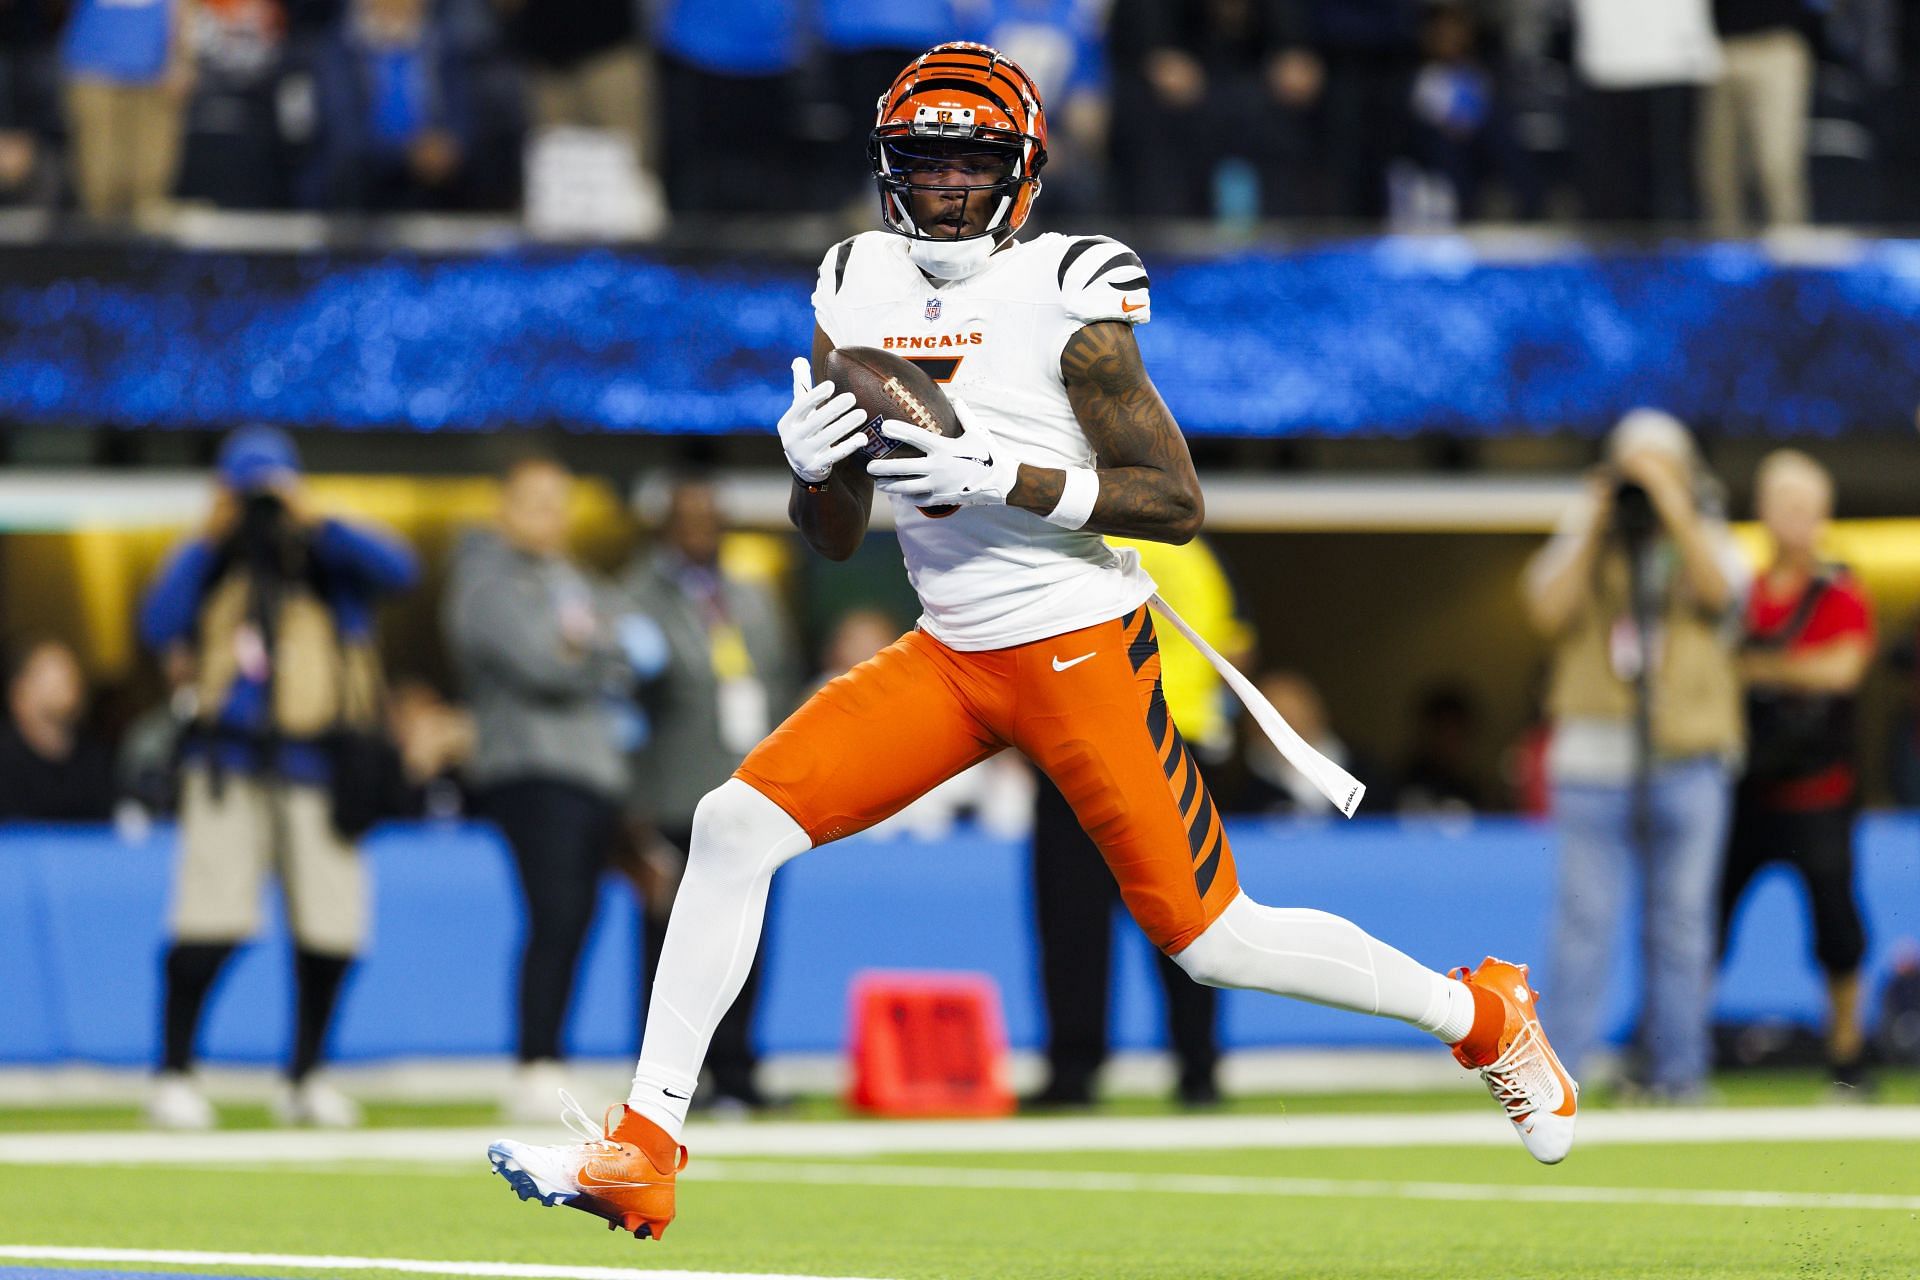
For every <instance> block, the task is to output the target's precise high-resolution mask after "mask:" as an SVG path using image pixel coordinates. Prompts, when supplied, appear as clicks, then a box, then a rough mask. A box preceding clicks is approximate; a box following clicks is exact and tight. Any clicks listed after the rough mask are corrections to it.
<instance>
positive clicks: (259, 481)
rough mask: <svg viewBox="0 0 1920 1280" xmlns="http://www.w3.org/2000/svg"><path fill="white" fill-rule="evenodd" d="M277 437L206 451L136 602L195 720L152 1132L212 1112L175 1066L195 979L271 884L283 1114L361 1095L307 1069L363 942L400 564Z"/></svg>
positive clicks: (248, 933) (187, 748)
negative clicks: (181, 538)
mask: <svg viewBox="0 0 1920 1280" xmlns="http://www.w3.org/2000/svg"><path fill="white" fill-rule="evenodd" d="M299 465H300V464H299V458H298V455H297V454H296V453H295V451H294V446H293V441H292V440H291V439H289V438H288V437H287V436H286V434H285V433H283V432H281V431H278V430H275V429H273V428H271V427H258V426H256V427H244V428H242V429H240V430H238V431H236V432H234V433H233V434H232V435H230V436H228V437H227V439H226V441H225V442H224V443H223V444H222V446H221V448H220V456H219V463H218V480H219V488H218V491H217V492H216V493H215V495H214V500H213V509H212V512H211V513H210V515H209V516H208V519H207V524H206V528H205V530H204V531H203V532H202V533H201V534H200V535H199V536H197V537H194V538H192V539H189V540H188V541H187V542H186V543H185V544H184V545H183V546H181V547H180V548H179V549H178V550H176V551H175V552H174V554H173V556H172V558H171V559H170V560H169V561H168V563H167V565H166V566H165V568H164V569H163V570H162V571H161V575H160V578H159V580H158V581H157V582H155V583H154V585H153V587H152V588H151V589H150V591H149V593H148V595H147V599H146V602H145V604H144V606H143V607H142V610H141V617H140V634H141V639H142V640H143V641H144V642H145V643H146V644H147V645H148V647H149V648H151V649H153V650H154V651H155V652H159V653H165V652H167V651H168V650H170V649H172V648H173V647H174V646H185V647H186V648H187V649H188V650H189V651H190V653H191V669H192V671H193V672H194V673H195V674H194V680H195V682H196V684H195V697H194V700H193V705H194V706H195V708H196V715H195V719H194V721H193V722H192V724H191V726H190V727H189V728H188V730H187V732H186V734H185V736H184V740H183V742H182V744H181V759H182V766H183V770H182V779H181V795H180V860H179V864H178V869H177V871H176V874H175V880H174V893H173V906H172V913H171V919H170V925H169V927H170V929H171V932H172V938H173V941H172V945H171V946H170V948H169V949H168V951H167V957H166V969H165V985H166V1001H165V1023H164V1056H163V1059H162V1065H161V1072H160V1076H159V1078H158V1080H157V1081H156V1083H155V1088H154V1092H153V1095H152V1097H151V1099H150V1100H149V1104H148V1115H149V1118H150V1119H151V1120H152V1121H153V1123H154V1124H156V1125H159V1126H161V1127H163V1128H176V1129H203V1128H208V1127H210V1126H211V1125H212V1124H213V1120H214V1116H213V1109H212V1108H211V1107H210V1106H209V1105H208V1103H207V1100H206V1098H205V1097H203V1096H202V1095H201V1094H200V1092H199V1091H198V1090H197V1089H196V1088H195V1086H194V1085H193V1083H192V1082H191V1080H190V1079H189V1077H188V1074H187V1072H188V1070H189V1068H190V1067H191V1065H192V1062H193V1055H194V1039H195V1036H196V1034H197V1032H198V1029H199V1025H200V1015H201V1011H202V1008H203V1007H204V1005H205V1002H206V997H207V992H208V990H209V989H210V988H211V987H212V986H213V982H214V979H215V977H217V976H218V974H219V972H220V969H221V966H222V965H224V964H225V963H226V961H227V958H228V957H229V956H231V955H232V954H233V950H234V948H235V947H236V946H237V945H239V944H240V943H241V942H244V941H246V940H247V939H249V938H251V937H252V936H253V935H254V934H255V933H256V932H257V931H258V930H259V927H260V888H261V881H262V880H263V879H264V878H265V877H266V876H267V874H268V873H269V871H271V872H272V873H273V874H274V875H276V876H277V877H278V879H279V882H280V888H281V892H282V894H283V896H284V899H285V903H286V914H287V921H288V925H289V927H290V929H291V930H292V933H293V938H294V947H295V951H294V978H295V992H296V995H295V1003H296V1019H295V1028H296V1029H295V1036H294V1047H293V1055H292V1058H291V1060H290V1061H289V1063H288V1066H287V1088H286V1089H285V1091H284V1092H283V1093H282V1094H281V1095H280V1097H279V1098H278V1099H277V1100H276V1104H275V1108H274V1110H275V1114H276V1115H277V1116H278V1118H279V1119H280V1121H281V1122H282V1123H283V1124H312V1125H322V1126H328V1127H347V1126H351V1125H354V1124H357V1123H358V1122H359V1118H360V1116H359V1108H358V1107H357V1106H355V1105H354V1103H353V1102H352V1101H351V1100H350V1099H348V1098H347V1097H345V1096H344V1095H343V1094H341V1093H340V1092H339V1091H338V1090H336V1089H334V1088H333V1087H332V1086H330V1085H329V1084H327V1083H326V1082H325V1081H324V1080H322V1079H319V1078H317V1077H316V1076H315V1075H314V1074H313V1072H314V1068H315V1067H316V1066H317V1065H318V1064H319V1062H320V1059H321V1056H322V1051H323V1048H324V1045H325V1042H326V1034H327V1029H328V1026H329V1024H330V1023H331V1021H332V1017H333V1010H334V1004H335V1000H336V998H337V997H338V995H339V993H340V985H341V982H342V981H343V980H344V979H345V977H346V974H347V970H348V968H349V966H350V965H351V964H352V962H353V959H354V957H355V956H356V955H357V954H358V953H359V951H360V948H361V945H362V943H363V941H364V939H365V935H366V922H367V915H368V910H367V907H368V904H367V884H366V871H365V869H364V867H363V866H362V865H361V861H360V856H359V852H358V850H357V848H356V847H355V846H356V841H357V840H358V837H359V836H360V835H361V834H362V833H363V832H364V830H365V828H366V826H367V825H370V823H371V820H372V818H373V817H376V816H378V812H377V806H378V804H379V801H380V796H379V795H378V794H377V792H378V790H379V789H380V787H381V786H382V785H383V781H384V782H392V781H395V780H396V779H395V778H393V777H392V776H391V775H389V774H388V773H386V772H384V771H383V770H382V768H381V765H380V761H379V756H380V753H379V750H378V744H379V743H380V741H381V739H380V738H379V737H378V736H377V726H378V725H379V723H380V718H381V714H382V712H381V702H382V692H381V678H380V670H379V663H378V659H377V657H376V655H375V653H374V646H373V621H374V618H373V611H374V604H375V602H376V601H377V600H378V598H379V597H380V596H382V595H385V594H388V593H391V592H396V591H402V590H405V589H406V588H408V587H410V586H412V585H413V583H414V581H415V578H416V576H417V568H416V566H415V562H414V557H413V553H412V551H410V550H409V549H408V548H407V547H406V546H404V545H402V544H401V543H399V542H397V541H395V540H393V539H392V538H391V537H389V536H388V535H386V534H384V533H380V532H376V531H375V530H373V529H369V528H367V527H364V526H361V525H358V524H352V523H349V522H347V521H345V520H340V519H336V518H333V517H329V516H321V515H319V514H317V513H316V512H314V511H313V510H312V508H311V507H310V506H309V505H308V502H307V498H306V494H305V491H304V490H303V489H302V487H301V484H300V473H299Z"/></svg>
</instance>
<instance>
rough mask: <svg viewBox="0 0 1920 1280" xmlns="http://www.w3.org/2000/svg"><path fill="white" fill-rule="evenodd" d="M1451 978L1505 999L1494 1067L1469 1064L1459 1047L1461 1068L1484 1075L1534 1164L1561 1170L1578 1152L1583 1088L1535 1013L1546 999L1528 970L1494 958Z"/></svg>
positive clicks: (1462, 970) (1483, 1063) (1490, 1089)
mask: <svg viewBox="0 0 1920 1280" xmlns="http://www.w3.org/2000/svg"><path fill="white" fill-rule="evenodd" d="M1451 976H1452V977H1455V978H1458V979H1459V980H1460V981H1462V982H1464V983H1466V984H1467V985H1468V986H1470V987H1479V988H1482V989H1484V990H1486V991H1490V992H1492V993H1493V994H1494V995H1497V996H1499V997H1500V1002H1501V1004H1503V1005H1504V1006H1505V1007H1506V1011H1507V1021H1506V1025H1505V1026H1504V1027H1502V1028H1501V1029H1500V1039H1499V1042H1498V1046H1497V1048H1496V1049H1495V1050H1494V1057H1493V1060H1492V1061H1490V1062H1473V1061H1469V1060H1468V1058H1467V1056H1466V1054H1465V1053H1464V1052H1463V1049H1464V1043H1463V1044H1462V1045H1456V1046H1455V1047H1454V1051H1453V1056H1454V1057H1455V1058H1457V1059H1458V1060H1459V1062H1460V1065H1461V1066H1464V1067H1469V1068H1473V1069H1475V1070H1478V1071H1479V1072H1480V1078H1481V1080H1483V1081H1485V1082H1486V1086H1487V1092H1488V1093H1491V1094H1492V1095H1493V1100H1494V1101H1495V1102H1497V1103H1499V1104H1500V1107H1501V1109H1502V1110H1504V1111H1505V1112H1506V1113H1507V1119H1509V1120H1511V1121H1513V1128H1514V1131H1515V1132H1516V1133H1518V1134H1519V1135H1520V1141H1521V1142H1523V1143H1524V1144H1526V1148H1527V1151H1528V1152H1529V1153H1531V1154H1532V1156H1533V1158H1534V1159H1535V1160H1538V1161H1539V1162H1540V1163H1542V1164H1559V1163H1560V1162H1561V1161H1562V1160H1564V1159H1566V1158H1567V1152H1568V1151H1570V1150H1571V1149H1572V1148H1573V1121H1574V1114H1575V1112H1576V1111H1577V1110H1578V1108H1579V1105H1580V1086H1579V1084H1577V1083H1576V1082H1575V1081H1574V1078H1573V1077H1572V1076H1570V1075H1568V1074H1567V1071H1566V1068H1564V1067H1562V1066H1561V1065H1560V1059H1559V1058H1558V1057H1556V1056H1555V1055H1554V1052H1553V1046H1552V1045H1550V1044H1548V1043H1547V1033H1546V1032H1545V1031H1544V1030H1543V1029H1542V1028H1541V1026H1540V1018H1539V1015H1537V1014H1536V1013H1535V1012H1534V1006H1535V1005H1536V1004H1537V1003H1538V1002H1539V999H1540V993H1539V992H1537V991H1535V990H1534V989H1533V987H1532V986H1531V985H1530V984H1529V983H1528V982H1527V966H1525V965H1523V964H1508V963H1507V962H1506V961H1505V960H1496V959H1494V958H1493V957H1492V956H1488V957H1487V958H1486V959H1485V960H1483V961H1481V962H1480V967H1479V968H1478V969H1474V970H1471V971H1469V970H1467V969H1466V968H1464V967H1463V968H1459V969H1455V970H1454V971H1453V973H1452V975H1451Z"/></svg>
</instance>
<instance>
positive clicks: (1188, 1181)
mask: <svg viewBox="0 0 1920 1280" xmlns="http://www.w3.org/2000/svg"><path fill="white" fill-rule="evenodd" d="M696 1172H697V1173H698V1175H699V1177H701V1178H706V1179H712V1180H717V1181H721V1182H756V1183H758V1182H770V1183H805V1184H809V1185H821V1186H861V1187H916V1188H921V1187H937V1188H942V1189H955V1188H958V1189H965V1190H977V1191H1083V1192H1085V1191H1091V1192H1110V1193H1111V1192H1118V1193H1123V1194H1127V1195H1138V1194H1141V1193H1146V1194H1153V1193H1156V1192H1170V1193H1174V1194H1178V1195H1198V1196H1279V1197H1288V1198H1297V1197H1317V1198H1335V1199H1351V1200H1472V1201H1479V1202H1486V1201H1489V1200H1524V1201H1532V1202H1536V1203H1546V1204H1645V1205H1682V1206H1686V1207H1689V1208H1721V1209H1882V1210H1892V1211H1896V1212H1901V1213H1912V1212H1916V1211H1920V1195H1916V1196H1891V1195H1867V1194H1855V1193H1851V1192H1826V1191H1742V1190H1724V1191H1702V1190H1695V1189H1684V1188H1660V1187H1591V1186H1539V1185H1534V1184H1521V1185H1517V1186H1516V1185H1510V1184H1505V1183H1486V1182H1395V1181H1383V1180H1369V1179H1359V1178H1352V1179H1349V1178H1267V1177H1240V1176H1233V1175H1215V1174H1188V1173H1083V1172H1077V1171H1072V1170H1050V1169H932V1168H926V1167H924V1166H920V1165H871V1164H868V1165H860V1164H799V1163H783V1164H754V1163H751V1162H749V1161H740V1160H726V1161H719V1162H715V1163H710V1164H707V1165H704V1166H690V1167H689V1168H688V1170H687V1173H686V1175H685V1176H688V1177H692V1176H694V1175H695V1173H696Z"/></svg>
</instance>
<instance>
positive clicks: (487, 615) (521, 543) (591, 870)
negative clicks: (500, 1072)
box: [444, 457, 633, 1118]
mask: <svg viewBox="0 0 1920 1280" xmlns="http://www.w3.org/2000/svg"><path fill="white" fill-rule="evenodd" d="M573 484H574V479H573V474H572V473H571V472H570V471H568V470H567V468H566V467H565V466H564V465H562V464H561V463H560V462H558V461H557V460H555V459H552V458H547V457H530V458H526V459H523V460H521V461H519V462H516V463H515V464H514V465H513V466H512V467H510V468H509V469H508V471H507V472H506V474H505V476H504V477H503V483H502V487H501V495H500V521H499V526H498V529H497V530H492V531H487V530H481V531H475V532H474V533H473V534H471V535H469V536H468V538H467V540H466V541H465V542H464V543H463V544H462V545H461V547H460V550H459V553H458V555H457V557H456V559H455V562H454V566H453V573H452V577H451V580H450V581H449V583H448V586H447V594H446V600H445V604H444V621H445V624H446V635H447V646H448V648H449V649H450V650H451V652H452V656H453V660H454V664H455V666H456V668H457V669H458V671H459V672H460V679H461V683H462V686H463V688H464V692H465V695H466V700H467V705H468V706H470V707H471V708H472V710H473V717H474V725H475V730H476V742H475V746H474V754H473V760H472V763H471V764H470V765H469V766H468V770H467V773H468V778H469V780H470V781H471V783H472V785H473V787H474V790H475V792H476V797H475V798H476V803H477V807H478V809H479V812H480V813H481V814H482V815H483V816H485V817H487V818H490V819H491V820H492V821H493V822H494V823H495V824H496V825H497V826H498V827H499V828H500V831H501V833H502V834H503V835H504V836H505V837H506V840H507V845H508V847H509V848H510V850H511V851H512V854H513V859H514V865H515V866H516V867H517V868H518V870H519V873H520V886H521V891H522V892H523V893H524V894H525V896H526V904H527V933H526V939H525V942H524V944H523V946H522V949H521V955H520V991H519V1043H518V1045H517V1047H516V1052H517V1056H518V1059H519V1063H520V1073H519V1075H518V1077H517V1078H516V1080H515V1082H514V1086H513V1089H512V1091H511V1092H510V1094H509V1095H508V1098H507V1109H508V1111H509V1113H510V1114H511V1115H513V1116H514V1117H516V1118H525V1117H529V1116H534V1115H540V1116H545V1115H550V1114H551V1112H552V1103H553V1094H554V1090H555V1089H556V1088H558V1087H560V1086H561V1085H562V1084H564V1082H565V1075H564V1072H563V1071H562V1069H561V1066H560V1059H561V1034H562V1032H563V1031H564V1029H565V1027H566V1019H567V1010H568V1007H569V1004H570V1003H571V1001H572V997H573V984H574V976H575V974H574V970H575V968H576V967H577V964H578V961H579V958H580V948H581V944H582V943H583V942H584V941H585V939H586V936H587V928H588V926H589V925H591V924H592V923H593V915H594V908H595V906H596V905H597V901H598V893H599V886H600V875H601V872H602V870H603V869H604V868H605V867H606V866H607V863H608V859H609V858H610V856H611V855H612V853H613V849H614V840H615V838H616V835H617V833H618V828H619V818H620V810H619V802H620V800H621V798H623V797H624V795H625V794H626V789H627V771H626V764H625V761H624V760H623V759H622V758H621V753H620V749H619V747H618V746H617V745H616V743H615V739H614V717H613V703H614V702H615V700H620V699H624V698H625V697H626V695H627V693H628V691H629V688H630V686H631V684H632V676H633V673H632V670H631V668H630V667H629V665H628V662H627V658H626V655H625V653H624V652H623V651H622V649H621V646H620V642H619V639H618V637H617V635H616V633H615V628H614V619H615V616H616V610H615V608H614V607H613V601H612V600H611V599H610V598H609V596H608V593H607V592H605V591H604V590H602V589H601V588H600V587H599V586H598V585H597V584H596V583H595V582H594V581H593V580H592V579H590V578H589V577H588V575H587V573H586V572H585V571H584V570H582V569H581V568H580V567H579V566H578V565H576V564H575V563H574V562H573V561H572V560H571V559H569V558H568V555H567V521H568V507H569V504H570V502H571V496H572V491H573Z"/></svg>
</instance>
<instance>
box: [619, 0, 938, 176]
mask: <svg viewBox="0 0 1920 1280" xmlns="http://www.w3.org/2000/svg"><path fill="white" fill-rule="evenodd" d="M897 7H898V8H900V9H901V10H911V9H914V8H916V7H917V6H914V5H900V6H897ZM655 31H656V35H657V40H658V46H659V50H660V89H661V107H662V112H661V130H662V133H661V136H662V139H663V142H664V148H663V152H662V156H661V160H662V166H663V171H662V176H663V177H664V178H665V180H666V184H667V202H668V204H669V205H670V206H671V207H672V209H673V210H674V212H676V213H679V212H684V211H689V210H699V211H706V212H713V211H722V212H734V213H751V212H767V211H779V212H785V213H791V212H792V211H793V210H794V209H795V208H796V207H797V206H799V205H801V204H803V203H804V202H805V198H806V197H807V195H808V194H809V192H810V188H811V181H812V180H811V179H809V178H808V177H807V176H806V175H807V165H806V164H805V159H806V157H805V156H804V155H803V154H802V138H801V134H800V130H799V128H798V120H797V113H796V112H795V111H794V109H793V104H794V84H793V75H794V72H795V70H796V69H797V68H798V67H799V65H800V57H801V48H802V43H803V42H802V30H801V26H800V16H799V14H798V12H797V7H796V6H795V5H792V4H789V3H785V2H784V0H664V3H663V4H662V8H661V13H660V17H659V20H658V23H657V26H656V28H655ZM943 38H944V37H943ZM914 52H916V53H918V52H920V50H918V49H916V50H915V51H914ZM898 70H899V68H898V67H895V68H893V70H892V71H889V72H887V76H886V77H883V78H882V79H881V80H880V81H879V83H880V84H882V85H884V84H885V83H886V82H887V77H891V76H892V74H893V72H894V71H898ZM868 92H869V93H871V92H874V91H873V90H868ZM872 108H873V100H872V98H869V99H868V100H867V111H868V125H867V127H868V128H871V127H872V123H871V122H872Z"/></svg>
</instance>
